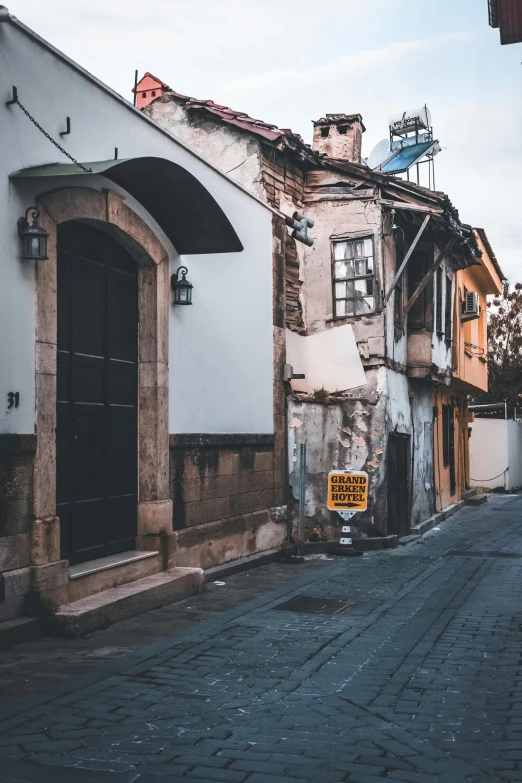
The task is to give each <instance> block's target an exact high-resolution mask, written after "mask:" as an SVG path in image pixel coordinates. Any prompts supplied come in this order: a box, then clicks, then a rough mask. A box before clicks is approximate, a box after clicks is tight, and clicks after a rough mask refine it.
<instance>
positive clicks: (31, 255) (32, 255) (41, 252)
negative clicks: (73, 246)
mask: <svg viewBox="0 0 522 783" xmlns="http://www.w3.org/2000/svg"><path fill="white" fill-rule="evenodd" d="M29 212H31V217H32V219H33V224H32V225H29V221H28V220H27V215H28V214H29ZM39 215H40V213H39V212H38V210H37V209H36V207H29V209H27V210H26V212H25V217H21V218H19V220H18V235H19V236H20V238H21V240H22V258H27V259H30V260H32V261H45V260H46V259H47V239H48V237H49V234H48V233H47V231H46V230H45V228H42V227H41V226H39V225H38V217H39Z"/></svg>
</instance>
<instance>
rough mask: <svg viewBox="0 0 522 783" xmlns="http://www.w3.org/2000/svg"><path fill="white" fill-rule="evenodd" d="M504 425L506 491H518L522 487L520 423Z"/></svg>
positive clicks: (521, 428)
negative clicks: (506, 441) (506, 460)
mask: <svg viewBox="0 0 522 783" xmlns="http://www.w3.org/2000/svg"><path fill="white" fill-rule="evenodd" d="M506 424H507V434H508V458H509V471H508V474H507V482H506V489H519V488H520V487H522V422H520V421H508V422H506Z"/></svg>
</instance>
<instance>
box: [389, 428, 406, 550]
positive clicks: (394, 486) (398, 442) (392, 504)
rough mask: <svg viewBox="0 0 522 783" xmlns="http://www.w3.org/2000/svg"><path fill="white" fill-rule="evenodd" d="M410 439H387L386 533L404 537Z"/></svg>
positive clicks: (401, 436) (391, 435)
mask: <svg viewBox="0 0 522 783" xmlns="http://www.w3.org/2000/svg"><path fill="white" fill-rule="evenodd" d="M409 454H410V438H409V436H406V435H395V434H394V433H392V434H390V436H389V437H388V533H389V534H390V535H394V536H399V538H401V537H402V536H406V535H408V533H409V530H410V522H409V481H408V465H409Z"/></svg>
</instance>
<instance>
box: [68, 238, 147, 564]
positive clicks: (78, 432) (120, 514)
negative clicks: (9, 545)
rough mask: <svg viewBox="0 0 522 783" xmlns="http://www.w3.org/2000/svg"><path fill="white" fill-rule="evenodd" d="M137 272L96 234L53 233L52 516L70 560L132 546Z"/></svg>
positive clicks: (126, 257)
mask: <svg viewBox="0 0 522 783" xmlns="http://www.w3.org/2000/svg"><path fill="white" fill-rule="evenodd" d="M137 272H138V270H137V266H136V263H135V262H134V260H133V259H132V258H131V257H130V256H129V255H128V253H127V252H126V251H125V250H124V249H123V248H122V247H121V245H119V244H118V243H117V242H116V241H115V240H114V239H112V238H111V237H108V236H107V235H105V234H104V233H102V232H101V231H98V230H97V229H94V228H92V227H91V226H88V225H85V224H82V223H74V222H71V223H65V224H63V225H62V226H60V227H59V229H58V367H57V372H58V378H57V434H56V450H57V454H56V461H57V515H58V516H59V517H60V521H61V548H62V557H64V558H67V559H69V561H70V562H71V563H78V562H82V561H85V560H91V559H93V558H96V557H101V556H103V555H108V554H114V553H116V552H122V551H124V550H126V549H133V548H134V538H135V536H136V515H137V377H138V372H137V371H138V364H137V362H138V314H137V313H138V308H137V282H138V277H137Z"/></svg>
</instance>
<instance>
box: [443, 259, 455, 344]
mask: <svg viewBox="0 0 522 783" xmlns="http://www.w3.org/2000/svg"><path fill="white" fill-rule="evenodd" d="M451 288H452V282H451V277H449V276H448V275H446V299H445V300H444V336H445V338H446V342H447V343H450V342H451V310H452V305H453V299H452V296H451Z"/></svg>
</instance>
